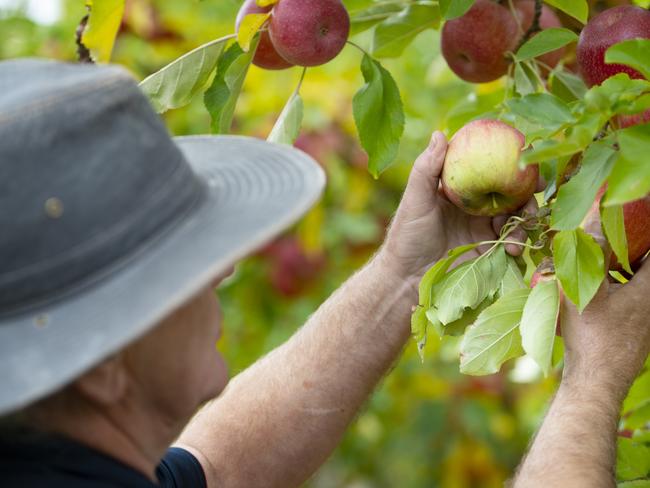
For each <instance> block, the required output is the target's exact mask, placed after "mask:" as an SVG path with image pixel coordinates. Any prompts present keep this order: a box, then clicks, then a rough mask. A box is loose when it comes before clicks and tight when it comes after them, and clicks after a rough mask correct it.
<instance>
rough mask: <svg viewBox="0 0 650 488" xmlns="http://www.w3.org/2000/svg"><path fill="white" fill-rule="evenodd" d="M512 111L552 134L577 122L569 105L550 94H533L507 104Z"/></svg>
mask: <svg viewBox="0 0 650 488" xmlns="http://www.w3.org/2000/svg"><path fill="white" fill-rule="evenodd" d="M506 106H507V107H508V108H509V109H510V111H511V112H512V113H514V114H516V115H518V116H519V117H522V118H524V119H527V120H529V121H530V122H533V123H534V124H537V125H539V126H542V127H544V128H545V129H546V131H547V133H549V134H552V133H553V132H556V131H557V130H559V129H560V128H561V127H563V126H565V125H567V124H570V123H573V122H575V118H574V117H573V114H572V113H571V110H570V109H569V107H568V105H567V104H566V103H564V102H563V101H562V100H560V99H559V98H558V97H556V96H555V95H551V94H550V93H533V94H530V95H527V96H525V97H522V98H511V99H510V100H508V101H507V102H506Z"/></svg>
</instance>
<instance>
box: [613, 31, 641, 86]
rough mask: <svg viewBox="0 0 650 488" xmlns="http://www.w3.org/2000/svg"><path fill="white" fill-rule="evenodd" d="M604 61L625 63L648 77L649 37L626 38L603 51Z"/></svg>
mask: <svg viewBox="0 0 650 488" xmlns="http://www.w3.org/2000/svg"><path fill="white" fill-rule="evenodd" d="M605 62H606V63H618V64H625V65H627V66H630V67H631V68H634V69H635V70H637V71H638V72H639V73H641V74H642V75H643V76H644V77H645V78H646V79H650V39H628V40H626V41H623V42H619V43H618V44H614V45H613V46H611V47H610V48H609V49H607V51H606V52H605Z"/></svg>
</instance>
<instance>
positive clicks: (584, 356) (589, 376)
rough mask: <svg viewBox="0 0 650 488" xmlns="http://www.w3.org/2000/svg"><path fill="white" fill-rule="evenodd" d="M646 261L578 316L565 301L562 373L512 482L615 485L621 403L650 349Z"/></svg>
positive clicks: (591, 486)
mask: <svg viewBox="0 0 650 488" xmlns="http://www.w3.org/2000/svg"><path fill="white" fill-rule="evenodd" d="M649 287H650V262H646V264H645V265H644V266H643V267H642V268H641V270H640V271H639V272H638V273H637V274H636V275H635V276H634V278H633V279H632V280H631V281H630V282H629V283H627V284H626V285H622V286H621V285H614V284H611V283H609V282H607V281H605V282H604V283H603V285H602V286H601V288H600V290H599V291H598V294H597V295H596V297H594V299H593V300H592V301H591V303H590V304H589V305H588V306H587V308H586V309H585V310H584V311H583V313H582V314H578V311H577V310H576V308H575V306H573V304H571V303H569V300H564V302H565V304H564V305H563V308H562V311H561V319H562V322H561V323H562V335H563V337H564V344H565V354H564V363H565V364H564V373H563V377H562V382H561V383H560V388H559V390H558V393H557V396H556V397H555V399H554V401H553V404H552V405H551V408H550V410H549V413H548V414H547V416H546V419H545V420H544V423H543V425H542V428H541V429H540V431H539V433H538V434H537V436H536V438H535V441H534V442H533V445H532V447H531V448H530V452H529V454H528V455H527V457H526V459H525V460H524V462H523V464H522V466H521V469H520V472H519V474H518V475H517V478H516V480H515V486H516V487H517V488H520V487H529V486H530V487H537V486H575V487H582V486H584V487H585V488H586V487H589V488H598V487H613V486H615V479H614V473H615V463H616V436H617V426H618V421H619V416H620V410H621V405H622V403H623V399H624V398H625V395H626V394H627V391H628V390H629V388H630V386H631V384H632V382H633V381H634V378H635V377H636V375H637V374H638V373H639V371H640V370H641V368H642V367H643V364H644V362H645V360H646V357H647V356H648V353H649V352H650V300H648V299H647V290H648V289H649Z"/></svg>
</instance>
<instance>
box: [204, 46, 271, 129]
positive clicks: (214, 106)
mask: <svg viewBox="0 0 650 488" xmlns="http://www.w3.org/2000/svg"><path fill="white" fill-rule="evenodd" d="M258 42H259V36H257V37H256V38H255V41H254V44H253V46H252V48H251V50H250V51H249V52H247V53H245V52H244V51H242V48H241V47H240V46H239V44H237V43H235V44H233V45H231V46H230V47H229V48H228V50H226V52H224V53H223V55H222V56H221V57H220V58H219V63H218V66H217V74H216V75H215V77H214V80H213V81H212V85H211V86H210V88H208V89H207V91H206V92H205V95H204V97H203V101H204V104H205V107H206V108H207V109H208V112H209V113H210V117H211V118H212V124H211V126H212V130H213V131H214V132H216V133H218V134H225V133H227V132H229V131H230V126H231V124H232V119H233V114H234V113H235V105H236V104H237V99H238V98H239V93H240V92H241V88H242V85H243V84H244V79H245V78H246V73H248V68H249V66H250V64H251V61H252V60H253V56H254V55H255V49H256V48H257V43H258Z"/></svg>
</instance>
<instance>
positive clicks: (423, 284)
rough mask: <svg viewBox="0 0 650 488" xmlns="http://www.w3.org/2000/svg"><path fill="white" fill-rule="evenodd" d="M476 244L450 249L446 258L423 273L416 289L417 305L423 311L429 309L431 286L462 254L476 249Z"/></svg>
mask: <svg viewBox="0 0 650 488" xmlns="http://www.w3.org/2000/svg"><path fill="white" fill-rule="evenodd" d="M477 247H478V244H466V245H464V246H459V247H456V248H454V249H451V250H450V251H449V252H448V253H447V257H446V258H443V259H441V260H439V261H438V262H437V263H435V264H434V265H433V266H431V268H429V269H428V270H427V272H426V273H424V276H423V277H422V279H421V280H420V285H419V288H418V293H419V303H420V305H421V306H423V307H424V309H425V310H428V309H429V308H430V307H431V292H432V289H433V286H434V285H435V284H436V283H438V282H439V281H440V280H441V279H442V278H443V277H444V276H445V273H446V272H447V270H448V269H449V267H450V266H451V265H452V264H453V263H454V262H455V261H456V260H457V259H458V258H459V257H460V256H462V255H463V254H465V253H467V252H469V251H471V250H472V249H476V248H477Z"/></svg>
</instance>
